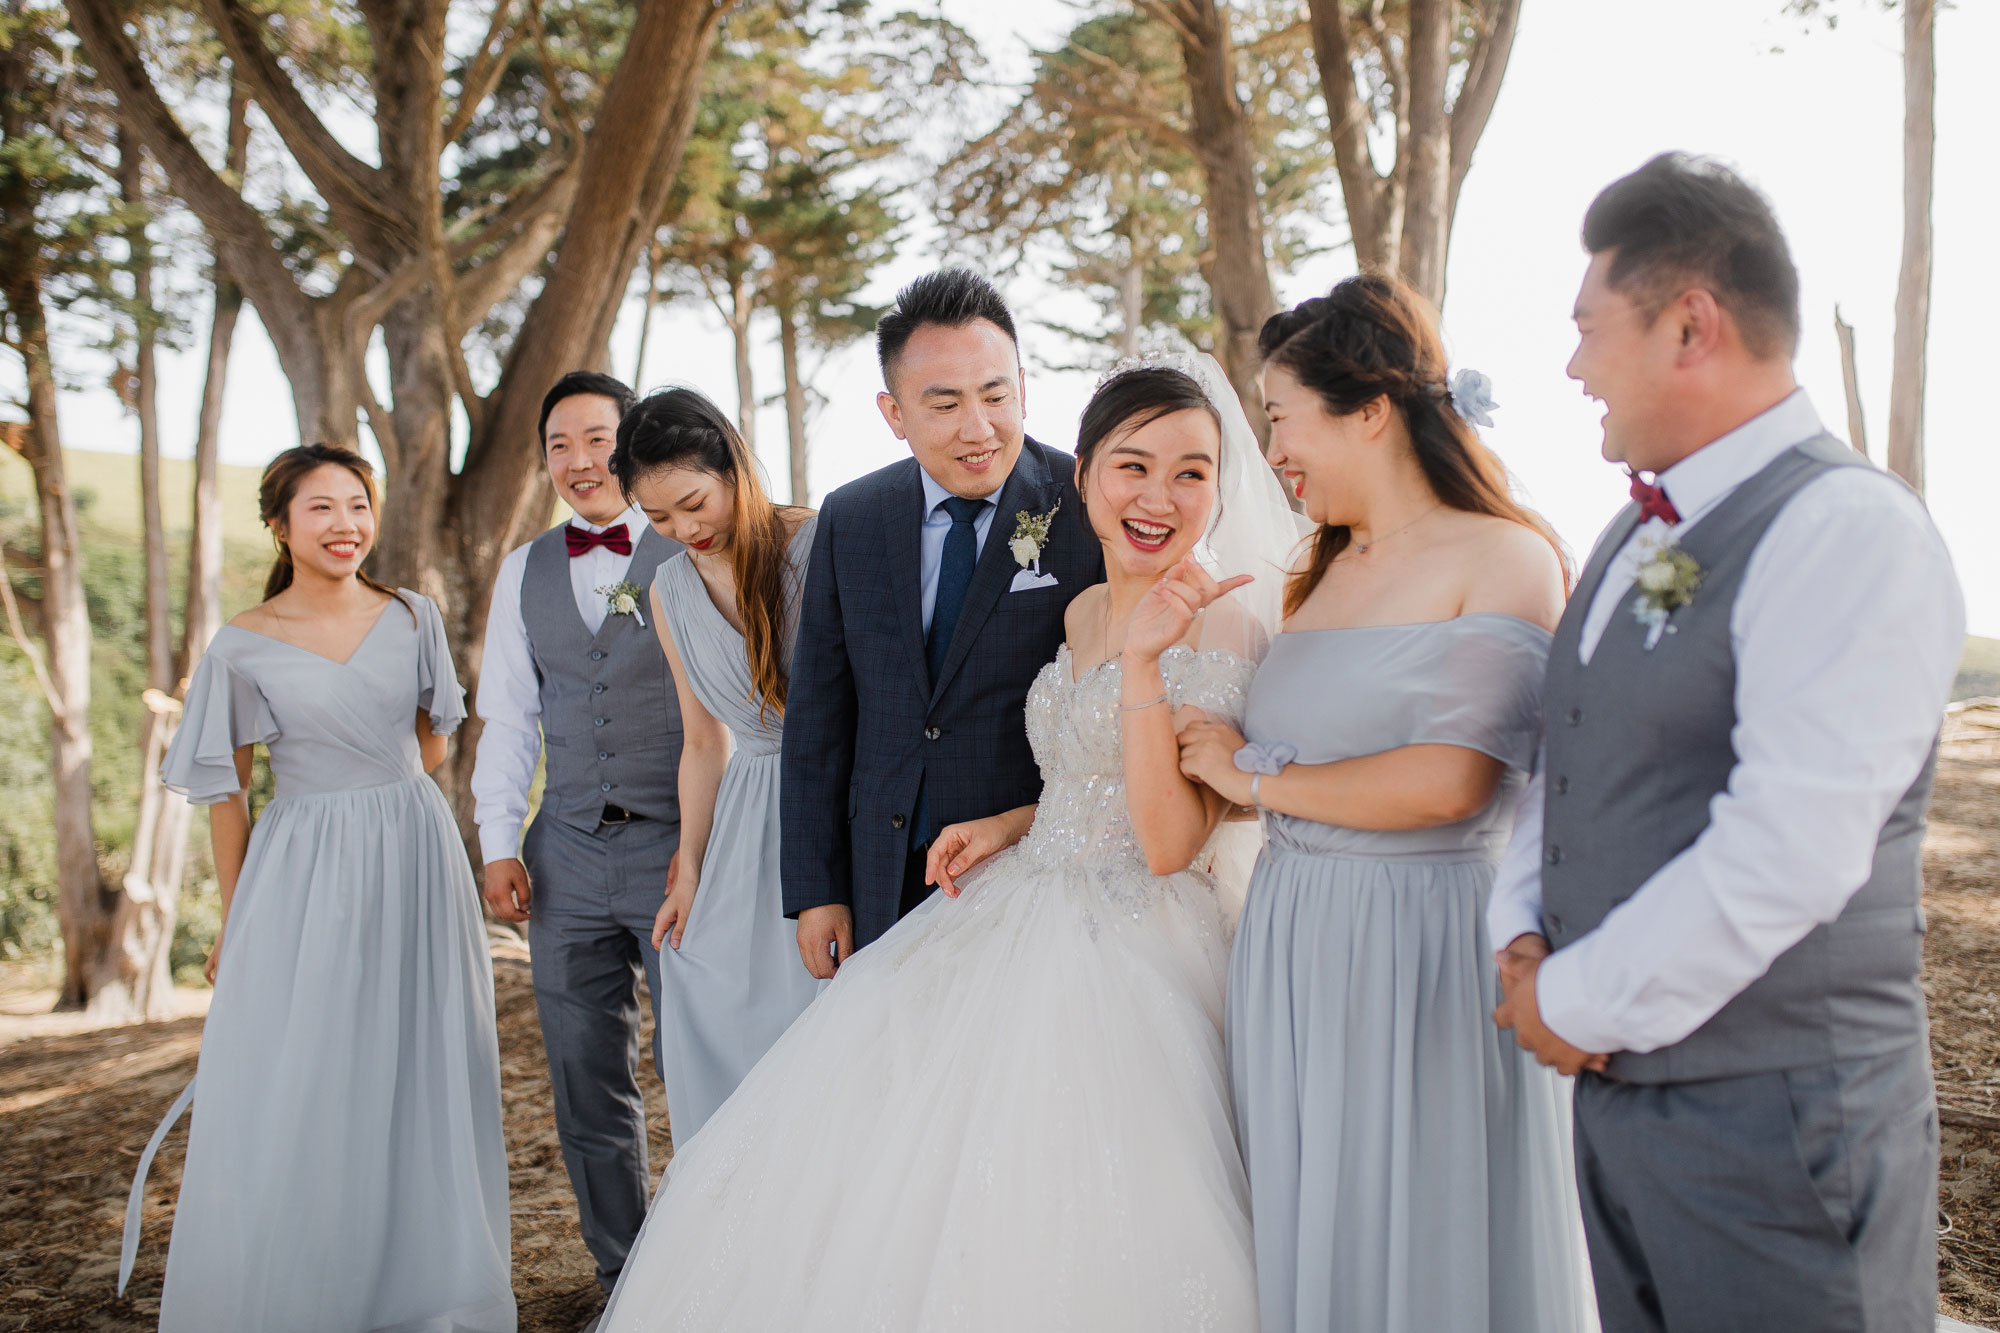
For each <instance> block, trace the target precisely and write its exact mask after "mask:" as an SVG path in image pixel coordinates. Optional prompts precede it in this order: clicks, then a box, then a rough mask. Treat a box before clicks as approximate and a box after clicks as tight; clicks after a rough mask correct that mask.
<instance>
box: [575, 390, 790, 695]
mask: <svg viewBox="0 0 2000 1333" xmlns="http://www.w3.org/2000/svg"><path fill="white" fill-rule="evenodd" d="M669 467H687V468H694V469H696V470H698V471H701V472H706V473H708V474H709V475H710V476H714V477H720V478H721V479H722V480H724V481H726V482H728V483H730V484H731V485H732V486H734V487H735V488H736V518H735V531H734V533H733V535H731V537H730V539H729V565H730V568H731V569H732V570H733V571H734V572H735V575H736V614H737V615H738V616H739V617H740V618H741V619H742V621H743V646H744V648H745V650H746V651H747V653H748V655H749V658H750V683H751V688H752V690H753V691H754V694H753V696H752V697H754V698H755V699H756V700H757V711H758V715H759V716H760V717H761V716H763V713H764V710H766V709H770V710H771V711H773V712H775V713H776V714H777V715H778V716H779V717H781V718H782V717H783V716H784V715H785V689H786V686H787V684H788V683H789V680H790V672H789V671H788V670H787V669H786V668H787V663H786V662H785V652H784V643H783V636H784V617H785V614H786V612H785V602H786V592H787V589H786V586H785V584H786V581H787V578H788V577H789V573H790V568H791V567H790V565H789V564H788V563H787V562H786V559H785V554H786V549H787V547H789V546H790V544H791V536H790V534H789V532H788V531H787V530H786V527H785V521H784V513H785V512H786V510H788V509H791V508H792V507H791V506H785V507H783V508H781V507H780V506H778V505H776V504H773V503H772V501H771V499H770V497H769V496H767V495H765V494H764V483H763V480H762V477H761V475H760V473H759V471H758V468H757V460H756V459H755V458H753V457H752V456H751V454H750V449H749V446H747V445H745V444H744V443H743V437H742V436H741V435H739V434H737V433H736V427H735V426H733V425H731V424H730V421H729V418H728V417H725V416H724V415H723V414H722V409H721V408H719V407H717V406H716V405H715V404H714V403H711V402H710V401H709V400H708V399H707V398H705V397H703V396H702V395H701V394H699V393H697V392H696V391H695V390H693V389H662V390H660V391H659V392H658V393H652V394H648V395H646V397H644V398H642V399H640V400H639V401H638V402H637V403H636V404H634V405H633V407H632V409H631V410H630V411H628V412H627V413H626V414H625V415H624V416H623V417H621V418H620V419H619V421H618V446H617V447H616V448H615V449H613V450H612V451H611V475H612V476H613V477H614V478H616V479H617V482H618V487H619V489H620V490H622V491H624V492H625V496H626V498H627V499H628V500H629V499H630V498H631V495H632V487H633V486H634V485H635V484H636V483H637V482H638V481H639V479H640V478H642V477H644V476H645V475H646V474H647V473H649V472H652V471H654V470H655V469H658V468H669ZM794 512H796V511H794Z"/></svg>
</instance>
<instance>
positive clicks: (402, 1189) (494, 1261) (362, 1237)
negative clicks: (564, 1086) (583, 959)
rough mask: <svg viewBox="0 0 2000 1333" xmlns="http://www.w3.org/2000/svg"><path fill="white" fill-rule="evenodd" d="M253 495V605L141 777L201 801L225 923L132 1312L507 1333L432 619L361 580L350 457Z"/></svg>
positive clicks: (359, 475)
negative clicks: (165, 1245)
mask: <svg viewBox="0 0 2000 1333" xmlns="http://www.w3.org/2000/svg"><path fill="white" fill-rule="evenodd" d="M260 498H261V501H262V512H263V518H264V521H265V522H266V523H267V524H268V525H269V527H270V529H271V533H272V536H273V538H274V539H275V540H276V542H277V545H278V560H277V564H276V566H275V567H274V568H273V569H272V571H271V576H270V580H269V582H268V583H267V584H266V586H265V600H264V602H263V604H262V605H261V606H258V607H256V608H255V609H253V610H250V611H246V612H244V613H243V614H242V615H240V616H238V617H236V619H234V620H233V621H231V622H230V623H229V624H228V625H227V626H225V627H224V628H223V629H222V630H221V631H220V632H219V633H218V634H217V635H216V636H215V640H214V642H213V643H211V644H210V646H209V649H208V652H207V653H206V654H205V655H204V656H203V657H202V660H201V662H200V664H199V665H198V666H197V667H196V669H195V672H194V677H193V679H192V680H191V681H190V682H189V686H188V694H187V707H186V712H185V714H184V716H183V719H182V721H181V725H180V728H179V730H178V731H177V732H176V733H175V736H174V741H173V745H172V747H171V748H170V749H169V750H168V753H167V757H166V760H165V762H164V764H163V766H162V779H163V781H165V782H166V784H167V785H168V786H170V787H172V788H173V789H174V790H176V791H179V792H182V793H184V794H185V795H186V796H187V798H188V799H189V800H190V801H192V802H195V803H196V804H203V805H208V806H209V807H210V828H211V831H212V836H213V838H214V842H215V864H216V871H217V879H218V880H219V882H220V886H221V890H222V901H223V910H224V914H225V919H226V922H225V930H224V931H223V933H222V935H221V936H219V937H218V939H217V942H216V952H215V954H214V956H213V957H212V958H211V959H210V962H209V971H210V975H211V976H212V977H213V978H214V980H215V999H214V1002H213V1003H212V1005H211V1006H210V1008H209V1013H208V1019H207V1022H206V1024H205V1026H204V1028H203V1030H202V1044H201V1058H200V1062H199V1065H198V1068H197V1072H196V1076H195V1086H194V1088H193V1094H194V1127H193V1129H192V1131H191V1133H190V1135H189V1138H188V1149H187V1165H186V1169H185V1171H184V1172H183V1174H182V1179H181V1191H180V1199H179V1203H178V1205H177V1207H176V1209H175V1214H174V1229H173V1240H172V1243H171V1246H170V1248H169V1252H168V1258H167V1276H166V1290H165V1292H164V1294H163V1296H162V1298H161V1306H160V1327H161V1328H162V1329H167V1330H191V1331H192V1330H200V1333H217V1331H218V1330H241V1331H242V1333H262V1331H263V1330H270V1329H281V1328H282V1329H307V1328H312V1329H389V1328H423V1329H435V1330H439V1333H475V1331H476V1333H512V1330H513V1329H514V1327H515V1309H514V1298H513V1293H512V1291H511V1289H510V1263H511V1261H510V1249H509V1240H508V1236H509V1214H508V1201H507V1156H506V1146H505V1144H504V1142H503V1141H502V1137H501V1122H500V1054H499V1048H498V1045H497V1041H496V1038H495V1029H494V1016H493V969H492V963H491V962H490V961H489V959H488V956H487V952H486V932H485V927H484V925H483V923H482V921H481V919H480V911H479V897H478V894H477V892H476V891H475V890H474V888H473V883H472V872H471V868H470V866H469V865H468V864H467V861H466V856H465V848H464V844H463V843H462V842H461V841H460V839H459V833H458V827H457V824H456V822H455V821H454V820H453V818H452V814H451V808H450V806H449V805H448V804H447V802H446V801H445V798H444V794H443V793H442V792H440V791H439V790H438V788H437V786H436V784H435V783H433V782H432V781H431V780H430V779H429V778H428V777H427V776H426V775H425V774H426V771H427V770H429V769H431V768H434V767H435V766H436V765H437V764H438V762H439V761H441V760H442V759H443V758H444V752H445V744H446V738H447V737H448V736H450V735H451V733H452V732H453V731H455V730H456V729H457V728H458V725H459V723H460V722H462V721H463V720H464V718H465V705H464V698H463V691H461V690H460V688H459V685H458V678H457V676H456V674H455V673H454V672H453V669H452V662H451V654H450V651H449V648H448V646H447V644H446V642H445V636H444V624H443V621H442V619H441V618H440V616H439V614H438V610H437V607H436V606H435V605H433V604H432V603H431V601H430V599H429V598H426V597H423V596H421V595H419V594H417V593H413V592H410V591H408V590H403V591H400V592H392V591H390V590H389V589H388V588H386V587H384V586H383V585H381V584H379V583H377V582H375V581H374V580H373V579H371V578H369V577H368V576H367V575H366V574H364V573H362V572H361V565H362V562H363V561H364V560H366V559H367V558H368V554H369V550H370V548H371V547H373V545H374V542H375V531H376V507H375V489H374V485H373V481H372V478H371V475H370V471H369V467H368V464H367V463H366V462H365V461H363V460H362V458H361V457H360V456H359V455H358V454H355V453H353V452H352V451H350V450H347V449H343V448H338V447H335V446H330V445H306V446H302V447H300V448H295V449H289V450H286V451H285V452H284V453H282V454H280V455H278V457H277V458H276V459H275V460H273V461H272V463H271V465H270V466H269V467H268V468H267V469H266V470H265V473H264V480H263V486H262V490H261V495H260ZM256 745H264V746H266V747H267V748H268V749H269V751H270V756H271V771H272V775H273V776H274V777H275V779H276V787H277V789H276V794H275V795H274V796H273V797H272V799H271V801H270V803H269V804H268V805H267V806H266V807H265V808H264V810H263V812H262V814H261V815H260V816H259V817H258V818H257V820H256V821H255V824H254V825H253V824H252V821H251V817H250V808H249V802H248V797H247V794H246V791H245V789H246V788H247V787H248V786H249V785H250V762H251V751H252V747H253V746H256Z"/></svg>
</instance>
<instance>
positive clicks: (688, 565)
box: [653, 517, 825, 1149]
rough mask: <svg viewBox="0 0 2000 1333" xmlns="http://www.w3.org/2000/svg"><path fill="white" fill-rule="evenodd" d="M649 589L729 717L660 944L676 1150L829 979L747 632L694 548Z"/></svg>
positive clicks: (800, 568)
mask: <svg viewBox="0 0 2000 1333" xmlns="http://www.w3.org/2000/svg"><path fill="white" fill-rule="evenodd" d="M818 521H819V520H818V519H817V518H816V517H815V518H808V519H807V520H806V521H805V522H804V523H803V524H801V525H800V527H799V530H798V531H797V532H796V533H794V534H793V536H792V541H791V546H790V549H789V550H788V551H787V553H786V563H787V565H788V570H787V575H786V578H785V605H784V607H783V608H782V614H781V615H780V617H779V623H780V626H781V633H782V635H783V639H782V651H783V654H784V658H785V660H786V661H787V662H789V661H790V660H791V653H792V643H793V639H794V637H795V635H796V632H797V627H798V605H799V591H800V589H801V587H802V586H803V584H804V580H805V565H806V558H807V556H808V555H809V554H810V552H811V551H812V539H813V530H814V527H815V526H816V525H817V523H818ZM653 590H654V591H655V592H657V593H658V594H659V597H660V606H661V608H662V609H663V610H664V611H665V612H666V618H667V629H668V631H669V632H670V633H671V634H672V635H673V636H674V647H675V649H676V650H678V652H679V653H680V658H681V669H682V670H683V671H685V672H686V673H687V679H688V687H689V688H690V689H692V690H693V691H694V694H695V697H696V698H698V699H700V700H701V705H702V707H703V708H706V709H707V710H708V711H709V715H710V716H712V717H714V718H715V720H716V721H718V722H720V723H722V724H723V725H724V726H726V727H728V728H729V735H730V741H731V750H730V755H729V765H728V767H727V768H725V769H724V770H723V774H722V786H721V788H720V790H718V791H717V792H716V794H715V824H714V828H713V829H712V830H711V832H710V833H709V838H708V850H707V853H706V854H705V857H704V859H703V861H702V867H701V884H700V885H699V887H698V889H697V891H696V893H695V899H694V908H693V910H692V911H691V912H689V913H688V920H687V925H686V929H685V930H684V931H683V932H682V934H681V947H680V948H679V949H678V950H675V949H672V948H666V949H662V950H661V951H660V984H661V989H662V990H663V991H664V992H665V1002H664V1003H662V1004H661V1006H660V1014H661V1020H660V1021H661V1049H662V1070H663V1072H664V1075H665V1078H666V1084H667V1119H668V1121H669V1122H670V1123H671V1124H672V1126H673V1134H674V1145H675V1147H676V1148H677V1149H678V1148H679V1147H681V1146H683V1145H685V1144H686V1143H687V1141H688V1140H689V1139H690V1138H692V1137H694V1135H695V1133H696V1132H697V1131H699V1130H700V1129H701V1127H702V1126H703V1125H704V1124H706V1123H708V1118H709V1117H710V1116H711V1115H713V1114H715V1109H716V1108H717V1107H719V1106H721V1105H722V1103H724V1102H725V1101H727V1100H729V1094H731V1093H732V1092H734V1091H736V1085H737V1084H738V1083H741V1082H742V1081H743V1076H744V1075H745V1074H747V1073H749V1072H750V1067H751V1066H752V1065H754V1064H756V1063H757V1061H759V1060H760V1059H762V1058H763V1056H764V1052H765V1051H767V1050H769V1049H770V1048H771V1043H773V1042H775V1041H776V1040H777V1039H778V1038H779V1037H781V1036H783V1035H784V1031H785V1029H786V1028H788V1027H790V1026H791V1025H792V1020H793V1019H795V1018H797V1017H798V1016H799V1015H800V1014H801V1013H803V1012H804V1011H805V1008H806V1006H807V1005H809V1004H811V1003H812V1002H813V997H814V996H816V995H818V994H819V992H820V990H821V988H822V987H823V985H824V984H825V983H823V982H819V981H815V980H814V979H813V977H812V974H811V973H809V972H807V971H806V968H805V964H804V963H803V962H801V961H800V960H799V944H798V923H797V922H795V921H788V920H786V918H785V908H784V902H783V900H782V898H781V896H780V892H779V884H778V776H779V767H778V747H779V744H780V742H781V741H782V740H783V738H784V722H783V718H782V717H781V716H780V715H779V714H777V713H774V712H771V711H769V710H760V707H759V705H760V703H761V699H760V698H759V696H758V695H757V693H756V689H755V686H754V685H753V684H752V682H751V679H750V659H749V655H748V651H747V649H746V648H745V647H744V643H743V635H742V634H741V633H739V632H738V631H737V629H736V627H735V626H734V625H732V624H730V623H729V621H728V619H727V618H725V617H724V616H723V614H722V612H720V611H719V610H717V609H716V606H715V603H714V602H713V601H712V600H711V599H710V598H709V595H708V588H707V585H705V584H704V583H703V582H702V581H701V573H700V571H698V570H697V569H695V567H694V562H693V557H692V556H690V555H689V554H688V553H687V552H685V551H683V552H680V553H678V554H676V555H674V556H673V557H672V558H670V559H668V560H666V561H664V562H662V563H661V565H660V567H659V569H658V570H657V571H655V573H654V574H653Z"/></svg>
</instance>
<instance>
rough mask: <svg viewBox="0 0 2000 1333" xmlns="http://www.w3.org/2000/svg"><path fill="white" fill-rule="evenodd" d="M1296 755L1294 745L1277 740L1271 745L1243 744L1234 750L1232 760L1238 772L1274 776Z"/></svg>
mask: <svg viewBox="0 0 2000 1333" xmlns="http://www.w3.org/2000/svg"><path fill="white" fill-rule="evenodd" d="M1298 757H1299V752H1298V748H1297V747H1296V746H1291V745H1286V744H1285V743H1284V742H1282V741H1278V742H1275V743H1273V744H1271V745H1255V744H1251V745H1245V746H1244V747H1243V748H1242V749H1240V750H1238V751H1237V752H1236V754H1235V755H1234V756H1233V760H1234V762H1235V764H1236V771H1237V772H1239V773H1256V774H1259V775H1261V776H1263V777H1267V778H1275V777H1277V776H1278V774H1280V773H1282V772H1284V770H1285V765H1286V764H1289V763H1291V762H1292V761H1293V760H1294V759H1297V758H1298Z"/></svg>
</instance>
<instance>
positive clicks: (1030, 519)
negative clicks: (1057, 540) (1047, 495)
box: [1007, 500, 1062, 574]
mask: <svg viewBox="0 0 2000 1333" xmlns="http://www.w3.org/2000/svg"><path fill="white" fill-rule="evenodd" d="M1061 510H1062V501H1061V500H1057V501H1056V502H1055V507H1054V508H1052V509H1050V510H1049V512H1048V513H1046V514H1031V513H1029V512H1028V511H1027V510H1025V509H1023V510H1020V511H1018V512H1017V513H1016V514H1015V515H1014V535H1013V536H1012V537H1010V538H1009V539H1008V541H1007V549H1008V550H1010V551H1012V552H1013V553H1014V563H1015V564H1017V565H1019V566H1020V567H1021V568H1023V569H1032V570H1034V571H1035V573H1037V574H1039V573H1041V572H1042V548H1043V547H1044V546H1046V545H1048V542H1049V525H1050V524H1051V523H1053V522H1055V521H1056V515H1057V513H1059V512H1061Z"/></svg>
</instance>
